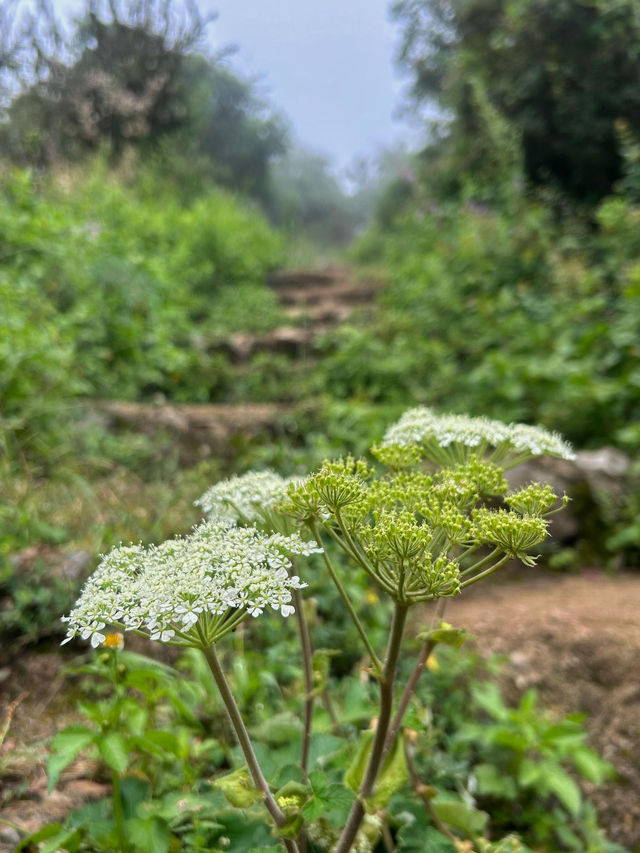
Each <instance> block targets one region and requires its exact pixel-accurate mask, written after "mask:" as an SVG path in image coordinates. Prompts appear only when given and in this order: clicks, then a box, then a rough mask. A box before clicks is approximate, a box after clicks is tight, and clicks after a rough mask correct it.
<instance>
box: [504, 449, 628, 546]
mask: <svg viewBox="0 0 640 853" xmlns="http://www.w3.org/2000/svg"><path fill="white" fill-rule="evenodd" d="M630 471H631V460H630V459H629V457H628V456H627V455H626V454H624V453H622V451H620V450H617V449H616V448H614V447H602V448H600V449H599V450H581V451H579V452H578V453H577V454H576V459H575V460H573V461H568V460H566V459H554V458H551V457H544V458H540V459H532V460H531V461H529V462H525V463H524V464H523V465H519V466H518V467H517V468H514V469H513V470H512V471H510V472H508V475H507V479H508V480H509V485H510V487H511V488H512V489H518V488H521V487H522V486H525V485H527V483H531V482H534V481H540V482H543V483H549V485H551V486H552V487H553V488H554V490H555V491H556V492H557V493H558V494H559V495H562V494H565V493H566V494H567V495H568V496H569V497H570V498H571V503H569V506H568V507H567V508H566V509H564V510H563V511H562V512H559V513H558V514H557V515H554V516H552V528H551V531H552V532H551V535H552V538H553V540H554V541H556V542H560V543H562V544H568V543H571V542H574V541H576V540H577V539H578V538H579V537H581V538H585V531H586V538H588V537H589V535H590V534H594V535H597V534H598V533H599V532H600V530H601V529H602V528H603V526H604V524H605V523H606V522H607V521H608V519H603V513H602V508H603V506H605V505H606V506H607V508H608V511H609V510H610V509H611V508H612V507H613V508H615V507H617V506H621V505H622V503H623V502H624V500H625V496H626V494H627V491H628V488H629V474H630Z"/></svg>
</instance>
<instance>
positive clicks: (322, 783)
mask: <svg viewBox="0 0 640 853" xmlns="http://www.w3.org/2000/svg"><path fill="white" fill-rule="evenodd" d="M309 784H310V785H311V787H312V789H313V793H314V794H315V795H316V796H318V797H321V796H322V795H323V794H324V793H325V792H326V791H327V789H328V787H329V782H328V781H327V777H326V776H325V775H324V773H323V772H322V771H321V770H312V771H311V773H309Z"/></svg>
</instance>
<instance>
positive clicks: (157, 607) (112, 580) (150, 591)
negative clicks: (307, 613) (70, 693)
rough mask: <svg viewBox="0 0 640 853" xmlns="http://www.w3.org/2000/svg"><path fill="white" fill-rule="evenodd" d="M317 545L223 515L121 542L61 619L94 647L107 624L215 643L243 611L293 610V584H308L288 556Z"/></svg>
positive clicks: (157, 637) (195, 642)
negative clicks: (176, 531)
mask: <svg viewBox="0 0 640 853" xmlns="http://www.w3.org/2000/svg"><path fill="white" fill-rule="evenodd" d="M320 550H321V549H320V548H318V546H317V544H316V543H315V542H305V541H303V540H302V539H301V538H300V536H298V535H297V534H294V535H292V536H282V535H280V534H274V535H272V536H266V535H265V534H263V533H261V532H260V531H258V530H256V529H255V528H252V527H248V528H240V527H235V526H232V525H230V524H228V523H225V522H221V521H209V522H206V523H204V524H202V525H200V526H199V527H196V528H195V529H194V530H193V532H192V533H191V534H190V535H189V536H186V537H183V538H177V539H170V540H168V541H167V542H163V543H162V544H161V545H157V546H156V545H152V546H150V547H149V548H145V547H143V546H142V545H127V546H124V547H120V548H116V549H115V550H113V551H111V553H109V554H107V555H106V556H105V557H104V558H103V560H102V562H101V563H100V565H99V566H98V568H97V569H96V571H95V572H94V574H93V575H92V576H91V577H90V578H89V580H88V581H87V583H86V584H85V587H84V589H83V590H82V593H81V595H80V598H79V599H78V601H77V602H76V605H75V607H74V609H73V610H72V611H71V613H70V614H69V616H65V617H63V621H64V622H68V625H69V627H68V632H67V639H66V640H65V641H64V642H68V641H69V640H70V639H71V638H72V637H74V636H77V635H80V637H82V639H84V640H87V639H89V638H90V639H91V645H92V646H94V647H96V646H98V645H100V643H102V642H104V639H105V634H104V629H105V628H106V627H107V626H109V625H117V626H119V627H120V628H122V629H124V630H129V631H137V632H139V633H142V634H144V635H145V636H148V637H150V639H152V640H160V641H161V642H178V643H183V644H185V645H201V644H202V638H203V637H205V638H206V641H207V642H208V643H214V642H217V641H218V640H219V639H220V638H221V637H222V636H224V635H225V634H226V633H228V632H229V631H230V630H232V628H233V627H234V626H235V625H237V624H238V621H239V620H240V619H241V618H243V617H244V616H245V615H246V614H250V615H251V616H259V615H260V614H261V613H262V612H263V611H264V610H265V609H266V608H271V609H272V610H276V611H280V613H281V614H282V615H283V616H289V615H290V614H291V613H293V612H294V608H293V606H292V605H291V598H292V596H291V590H292V589H301V588H303V587H305V586H306V584H305V583H302V582H301V580H300V578H299V577H297V575H293V576H290V575H289V570H290V569H291V567H292V563H291V560H290V559H289V558H290V557H291V556H293V555H296V554H301V555H308V554H311V553H315V552H318V551H320Z"/></svg>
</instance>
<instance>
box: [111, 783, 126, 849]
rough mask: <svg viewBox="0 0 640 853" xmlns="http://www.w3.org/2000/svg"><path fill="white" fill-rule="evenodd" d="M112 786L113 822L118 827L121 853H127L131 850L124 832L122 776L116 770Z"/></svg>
mask: <svg viewBox="0 0 640 853" xmlns="http://www.w3.org/2000/svg"><path fill="white" fill-rule="evenodd" d="M111 784H112V786H113V822H114V823H115V825H116V832H117V834H118V844H119V845H120V850H121V853H126V851H127V850H128V849H129V843H128V842H127V836H126V834H125V831H124V815H123V812H122V791H121V790H120V774H119V773H117V772H116V771H115V770H112V771H111Z"/></svg>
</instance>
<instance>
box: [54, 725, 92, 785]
mask: <svg viewBox="0 0 640 853" xmlns="http://www.w3.org/2000/svg"><path fill="white" fill-rule="evenodd" d="M95 737H96V736H95V734H94V732H92V731H91V729H88V728H87V727H86V726H69V727H68V728H66V729H63V730H62V731H61V732H58V734H57V735H56V736H55V737H54V738H53V740H52V741H51V752H50V753H49V760H48V762H47V772H48V775H49V793H51V791H52V790H53V788H54V787H55V785H56V782H57V781H58V779H59V778H60V774H61V773H62V771H63V770H64V768H65V767H67V766H68V765H69V764H71V762H72V761H73V760H74V758H77V756H78V755H80V753H81V752H82V750H83V749H86V748H87V747H88V746H90V745H91V744H92V743H93V742H94V740H95Z"/></svg>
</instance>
